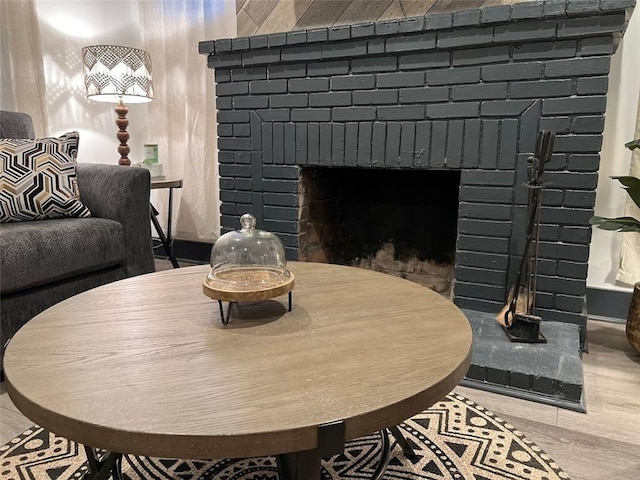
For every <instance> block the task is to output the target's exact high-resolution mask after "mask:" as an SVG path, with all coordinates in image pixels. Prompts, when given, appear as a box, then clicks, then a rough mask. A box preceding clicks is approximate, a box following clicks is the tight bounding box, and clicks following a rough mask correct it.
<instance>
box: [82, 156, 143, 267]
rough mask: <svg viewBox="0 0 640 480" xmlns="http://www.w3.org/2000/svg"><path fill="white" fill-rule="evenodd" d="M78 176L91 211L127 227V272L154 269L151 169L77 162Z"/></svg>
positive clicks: (83, 195) (83, 198)
mask: <svg viewBox="0 0 640 480" xmlns="http://www.w3.org/2000/svg"><path fill="white" fill-rule="evenodd" d="M77 179H78V188H79V190H80V200H81V201H82V203H84V204H85V205H86V206H87V207H88V208H89V210H90V211H91V215H92V216H93V217H98V218H107V219H110V220H115V221H117V222H119V223H121V224H122V226H123V227H124V237H125V238H124V240H125V255H126V262H125V265H124V267H125V272H126V274H127V276H128V277H131V276H134V275H140V274H143V273H149V272H153V271H154V270H155V266H154V259H153V245H152V240H151V225H150V223H149V192H150V188H151V175H150V173H149V170H147V169H146V168H137V167H123V166H119V165H101V164H91V163H81V164H78V165H77Z"/></svg>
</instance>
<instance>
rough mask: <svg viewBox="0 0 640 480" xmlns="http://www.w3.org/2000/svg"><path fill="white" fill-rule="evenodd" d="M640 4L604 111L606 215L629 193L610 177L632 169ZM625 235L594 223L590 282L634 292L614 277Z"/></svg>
mask: <svg viewBox="0 0 640 480" xmlns="http://www.w3.org/2000/svg"><path fill="white" fill-rule="evenodd" d="M639 59H640V8H637V7H636V9H635V10H634V12H633V15H632V16H631V19H630V21H629V25H628V27H627V31H626V32H625V34H624V37H623V39H622V42H621V43H620V45H619V47H618V50H617V52H616V53H615V54H614V55H613V58H612V59H611V74H610V75H609V94H608V95H607V97H608V98H607V110H606V113H605V125H604V142H603V145H602V152H601V158H602V159H601V162H600V176H599V178H598V187H597V189H596V205H595V211H596V213H597V214H598V215H600V216H604V217H618V216H622V215H624V203H625V199H626V197H627V195H626V193H625V192H624V190H623V189H622V188H620V186H619V185H620V184H619V183H618V182H616V181H614V180H611V179H610V178H609V177H610V176H611V175H626V174H628V172H629V165H630V162H631V151H630V150H628V149H626V148H624V144H625V143H626V142H629V141H630V140H632V139H633V135H634V133H635V126H636V110H637V105H638V95H639V94H640V75H638V70H639V69H640V66H639V61H640V60H639ZM620 241H621V235H620V234H619V233H617V232H607V231H604V230H599V229H594V230H593V237H592V239H591V254H590V256H589V274H588V277H587V284H588V286H589V287H592V288H598V289H606V290H619V291H625V292H631V291H632V288H631V287H630V286H628V285H624V284H622V283H616V281H615V275H616V270H617V267H618V261H619V260H618V259H619V257H620Z"/></svg>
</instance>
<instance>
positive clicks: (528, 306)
mask: <svg viewBox="0 0 640 480" xmlns="http://www.w3.org/2000/svg"><path fill="white" fill-rule="evenodd" d="M554 141H555V134H554V133H553V132H549V131H541V132H539V133H538V138H537V141H536V149H535V153H534V155H532V156H531V157H529V158H528V160H527V177H528V178H527V183H526V184H525V186H526V187H527V189H528V195H527V207H528V208H527V211H528V218H527V220H528V221H527V228H526V241H525V247H524V251H523V254H522V257H521V259H520V265H519V267H518V272H517V275H516V282H515V284H514V286H513V288H512V290H511V294H510V297H511V298H510V301H509V303H508V308H507V309H505V311H504V317H503V318H502V321H501V323H502V325H503V328H504V330H505V332H506V333H507V336H508V337H509V339H510V340H511V341H513V342H527V343H540V342H546V339H545V338H544V336H543V335H542V334H541V333H540V321H541V320H542V319H541V318H540V317H539V316H537V315H535V302H536V291H537V273H538V272H537V271H538V250H539V240H540V206H541V200H542V189H543V188H544V183H543V181H542V175H543V173H544V168H545V165H546V164H547V163H548V162H549V161H550V159H551V154H552V152H553V144H554ZM521 297H524V301H525V307H524V311H522V309H520V311H518V310H519V309H518V300H522V298H521Z"/></svg>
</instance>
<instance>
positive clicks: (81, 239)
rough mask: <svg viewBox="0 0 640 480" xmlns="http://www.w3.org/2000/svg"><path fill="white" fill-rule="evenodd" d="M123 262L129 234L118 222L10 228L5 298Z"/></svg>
mask: <svg viewBox="0 0 640 480" xmlns="http://www.w3.org/2000/svg"><path fill="white" fill-rule="evenodd" d="M124 257H125V255H124V229H123V227H122V225H121V224H120V223H118V222H116V221H114V220H106V219H104V218H81V219H75V218H60V219H53V220H37V221H32V222H16V223H8V224H7V225H6V226H4V227H3V229H2V235H0V271H2V276H0V293H3V294H4V293H10V292H15V291H17V290H24V289H26V288H30V287H37V286H39V285H45V284H47V283H53V282H56V281H58V280H63V279H65V278H69V277H71V276H76V275H81V274H84V273H88V272H93V271H96V270H101V269H103V268H108V267H112V266H114V265H117V264H119V263H122V262H123V261H124ZM34 258H37V259H38V261H37V262H36V261H34Z"/></svg>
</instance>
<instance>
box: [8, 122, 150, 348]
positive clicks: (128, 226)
mask: <svg viewBox="0 0 640 480" xmlns="http://www.w3.org/2000/svg"><path fill="white" fill-rule="evenodd" d="M0 136H2V137H4V138H21V137H22V138H34V137H35V136H34V132H33V123H32V121H31V118H30V117H29V116H28V115H25V114H18V113H15V112H4V111H3V112H0ZM80 142H82V139H80ZM77 180H78V187H79V189H80V199H81V200H82V202H83V203H84V204H85V205H86V206H87V207H88V208H89V210H90V211H91V214H92V217H91V218H65V219H55V220H39V221H33V222H19V223H14V224H7V223H3V224H0V239H1V241H0V248H1V249H2V252H0V260H1V263H0V267H1V268H2V270H1V272H0V275H1V277H2V280H1V281H0V290H1V297H0V303H1V305H0V319H1V325H0V331H1V341H2V343H1V345H0V347H1V348H2V354H4V347H5V344H6V342H7V341H8V340H9V339H11V337H12V336H13V335H14V334H15V333H16V332H17V331H18V329H19V328H20V327H22V326H23V325H24V324H25V323H27V322H28V321H29V320H30V319H31V318H33V317H34V316H35V315H37V314H38V313H40V312H42V311H43V310H45V309H47V308H49V307H50V306H52V305H54V304H56V303H58V302H60V301H62V300H64V299H66V298H69V297H71V296H73V295H76V294H77V293H80V292H83V291H85V290H89V289H91V288H94V287H97V286H99V285H103V284H105V283H109V282H112V281H115V280H119V279H122V278H125V277H130V276H133V275H139V274H142V273H148V272H153V271H154V268H155V267H154V260H153V246H152V240H151V227H150V223H149V191H150V174H149V170H147V169H143V168H135V167H121V166H118V165H96V164H79V165H78V166H77ZM52 257H53V258H52ZM55 257H59V258H55Z"/></svg>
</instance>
